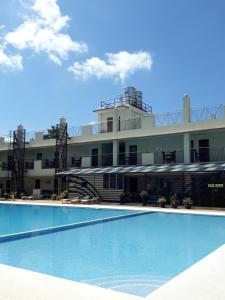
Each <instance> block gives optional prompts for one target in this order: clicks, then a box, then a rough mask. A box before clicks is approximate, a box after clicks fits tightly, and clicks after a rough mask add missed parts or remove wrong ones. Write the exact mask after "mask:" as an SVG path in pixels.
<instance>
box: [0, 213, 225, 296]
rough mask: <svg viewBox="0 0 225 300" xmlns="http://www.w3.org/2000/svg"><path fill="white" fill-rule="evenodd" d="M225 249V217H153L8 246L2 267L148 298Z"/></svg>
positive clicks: (2, 250) (0, 250)
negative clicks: (19, 269) (216, 252)
mask: <svg viewBox="0 0 225 300" xmlns="http://www.w3.org/2000/svg"><path fill="white" fill-rule="evenodd" d="M80 209H81V210H82V209H83V208H80ZM80 209H79V210H80ZM84 210H85V209H84ZM114 213H116V212H115V211H114ZM224 243H225V218H224V217H217V216H205V215H204V216H203V215H191V214H175V213H159V212H154V213H149V214H143V215H142V214H140V215H139V216H131V217H129V218H124V219H120V220H113V221H111V222H107V223H97V224H92V225H90V226H86V227H77V228H75V229H68V230H65V231H62V232H60V231H59V232H55V233H50V234H46V235H42V236H35V237H29V238H26V239H18V240H17V239H15V240H12V241H9V242H4V243H1V244H0V263H3V264H7V265H11V266H16V267H20V268H24V269H29V270H33V271H36V272H41V273H45V274H49V275H53V276H57V277H61V278H66V279H71V280H76V281H81V282H86V283H89V284H93V285H97V286H101V287H105V288H111V289H115V290H118V291H122V292H126V293H131V294H136V295H139V296H146V295H147V294H149V293H150V292H152V291H153V290H155V289H156V288H158V287H160V286H161V285H162V284H164V283H165V282H167V281H168V280H170V279H171V278H173V277H174V276H176V275H177V274H179V273H181V272H182V271H184V270H185V269H186V268H188V267H190V266H191V265H193V264H194V263H195V262H197V261H199V260H200V259H201V258H203V257H204V256H206V255H208V254H209V253H210V252H212V251H214V250H215V249H216V248H218V247H219V246H221V245H222V244H224ZM15 249H16V255H15Z"/></svg>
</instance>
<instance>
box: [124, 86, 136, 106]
mask: <svg viewBox="0 0 225 300" xmlns="http://www.w3.org/2000/svg"><path fill="white" fill-rule="evenodd" d="M135 93H136V89H135V88H134V87H132V86H128V87H125V88H124V100H125V102H126V103H129V104H130V105H135V104H136V98H135Z"/></svg>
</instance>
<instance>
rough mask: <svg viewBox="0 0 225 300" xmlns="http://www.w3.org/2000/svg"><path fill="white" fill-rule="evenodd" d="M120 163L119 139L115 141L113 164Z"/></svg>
mask: <svg viewBox="0 0 225 300" xmlns="http://www.w3.org/2000/svg"><path fill="white" fill-rule="evenodd" d="M117 165H118V141H116V140H114V141H113V166H117Z"/></svg>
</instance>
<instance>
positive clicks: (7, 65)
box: [0, 48, 23, 71]
mask: <svg viewBox="0 0 225 300" xmlns="http://www.w3.org/2000/svg"><path fill="white" fill-rule="evenodd" d="M22 60H23V58H22V56H20V55H7V54H6V53H5V52H4V50H3V48H0V68H3V69H5V70H12V71H22V70H23V65H22Z"/></svg>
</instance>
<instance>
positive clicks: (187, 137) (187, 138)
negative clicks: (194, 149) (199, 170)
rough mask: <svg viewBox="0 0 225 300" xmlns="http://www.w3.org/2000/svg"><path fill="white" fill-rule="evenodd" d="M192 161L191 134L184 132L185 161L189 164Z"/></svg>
mask: <svg viewBox="0 0 225 300" xmlns="http://www.w3.org/2000/svg"><path fill="white" fill-rule="evenodd" d="M190 161H191V155H190V134H189V133H184V163H186V164H188V163H190Z"/></svg>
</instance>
